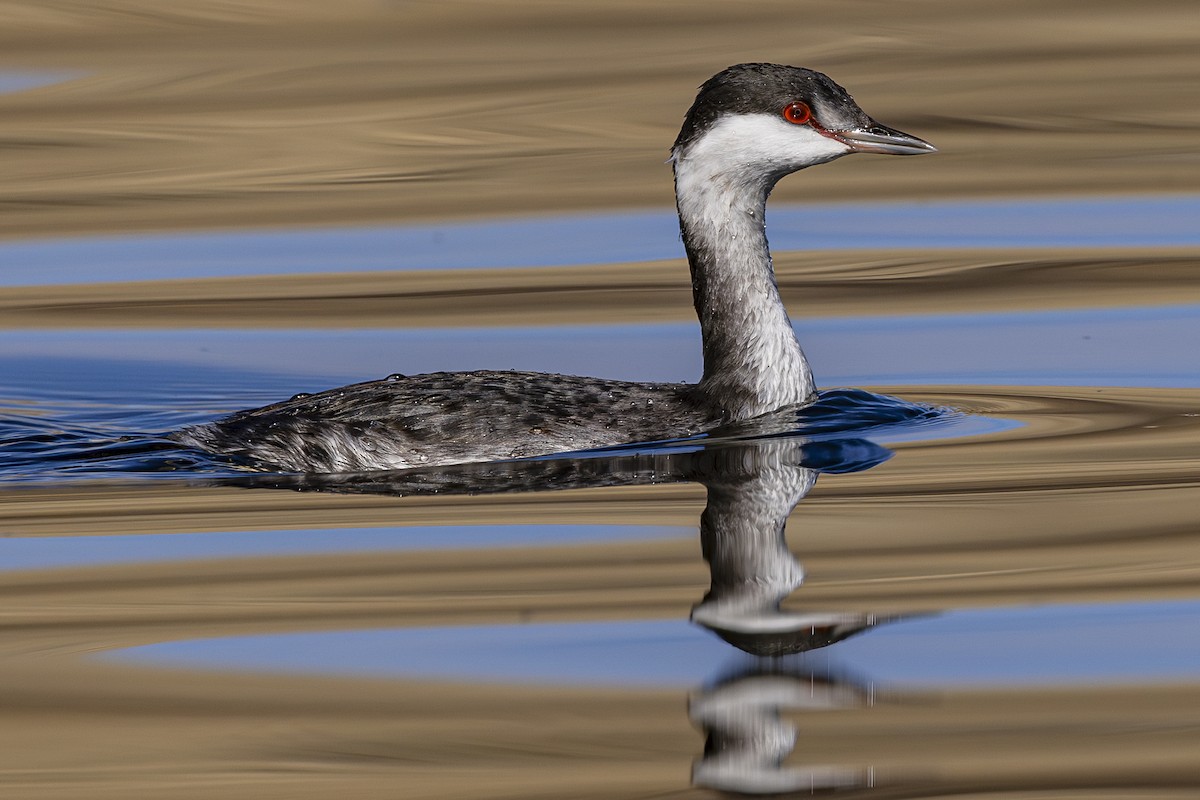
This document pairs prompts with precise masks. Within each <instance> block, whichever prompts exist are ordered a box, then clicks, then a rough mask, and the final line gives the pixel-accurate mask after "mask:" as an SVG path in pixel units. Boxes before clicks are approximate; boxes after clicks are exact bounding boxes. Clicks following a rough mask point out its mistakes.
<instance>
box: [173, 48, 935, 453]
mask: <svg viewBox="0 0 1200 800" xmlns="http://www.w3.org/2000/svg"><path fill="white" fill-rule="evenodd" d="M931 152H935V148H934V147H933V146H932V145H930V144H929V143H927V142H924V141H922V140H921V139H918V138H916V137H915V136H910V135H909V134H907V133H901V132H900V131H897V130H895V129H893V128H889V127H886V126H884V125H881V124H879V123H878V122H876V121H875V120H873V119H871V117H869V116H867V114H866V113H865V112H864V111H863V110H862V109H861V108H859V106H858V104H857V103H855V102H854V100H853V98H851V97H850V95H849V94H848V93H847V92H846V90H845V89H843V88H842V87H841V86H838V85H837V84H836V83H834V82H833V81H832V80H830V79H829V78H828V77H827V76H825V75H823V74H821V73H820V72H814V71H813V70H809V69H803V68H799V67H789V66H781V65H777V64H739V65H736V66H732V67H729V68H728V69H725V70H723V71H721V72H719V73H717V74H716V75H714V76H713V77H712V78H710V79H709V80H708V81H706V82H705V83H704V85H703V86H701V87H700V91H699V93H698V95H697V96H696V100H695V102H694V103H693V104H692V107H691V109H689V111H688V112H687V116H686V117H685V118H684V121H683V128H682V129H681V130H680V132H679V137H678V138H677V139H676V140H675V144H674V146H673V148H672V150H671V163H672V165H673V167H674V171H675V198H676V206H677V208H678V211H679V225H680V229H681V231H682V235H683V244H684V248H685V249H686V251H687V258H688V263H689V265H690V267H691V273H692V293H693V299H694V302H695V306H696V314H697V316H698V317H699V319H700V330H701V336H702V339H703V347H704V374H703V376H702V377H701V379H700V382H699V383H695V384H687V383H640V382H632V381H620V380H606V379H603V378H589V377H576V376H568V375H556V374H547V373H535V372H505V371H490V370H488V371H478V372H435V373H430V374H425V375H408V376H405V375H393V376H391V377H389V378H386V379H384V380H378V381H369V382H366V383H357V384H353V385H351V386H345V387H342V388H340V389H332V390H329V391H325V392H320V393H318V394H312V395H300V396H297V397H294V398H292V399H291V400H287V401H284V402H282V403H275V404H273V405H269V406H264V407H262V408H256V409H251V410H247V411H240V412H238V413H235V414H233V415H231V416H229V417H226V418H224V419H220V420H217V421H215V422H211V423H207V424H204V425H198V426H194V427H189V428H185V429H183V430H180V431H177V432H175V433H173V434H171V437H172V438H173V439H175V440H176V441H179V442H181V443H183V444H185V445H190V446H194V447H199V448H201V449H203V450H206V451H209V452H214V453H221V454H225V455H229V456H234V457H239V458H245V459H247V460H249V461H250V462H251V463H252V464H254V465H256V466H259V467H263V468H273V469H284V470H293V471H299V472H309V473H328V472H353V471H367V470H381V469H386V470H393V469H405V468H409V467H414V466H432V465H437V464H452V463H461V462H471V461H492V460H498V459H507V458H521V457H527V456H535V455H543V454H547V453H559V452H567V451H572V450H583V449H589V448H595V447H604V446H611V445H616V444H623V443H627V442H639V441H643V442H644V441H653V440H658V439H669V438H677V437H685V436H691V435H694V434H697V433H701V432H704V431H708V430H711V429H713V428H716V427H718V426H721V425H724V424H728V423H736V422H741V421H744V420H749V419H753V418H754V417H758V416H761V415H763V414H767V413H770V412H773V411H778V410H780V409H784V408H788V407H791V406H800V405H804V404H806V403H810V402H812V400H813V399H814V398H815V396H816V392H815V387H814V384H813V379H812V372H811V370H810V369H809V366H808V362H807V360H806V359H805V357H804V353H803V352H802V351H801V349H800V343H799V342H798V341H797V339H796V335H795V333H794V332H793V330H792V324H791V320H789V319H788V314H787V309H785V308H784V305H783V302H782V300H781V299H780V297H779V291H778V289H777V287H776V284H775V273H774V270H773V268H772V266H771V253H770V250H769V249H768V247H767V237H766V228H765V212H766V204H767V197H768V195H769V194H770V193H771V190H772V188H774V186H775V184H776V183H777V182H778V181H779V179H780V178H782V177H784V176H785V175H788V174H790V173H793V172H797V171H799V170H802V169H804V168H805V167H811V166H814V165H816V164H824V163H826V162H828V161H833V160H834V159H836V158H840V157H842V156H844V155H849V154H851V153H883V154H887V155H918V154H921V153H931Z"/></svg>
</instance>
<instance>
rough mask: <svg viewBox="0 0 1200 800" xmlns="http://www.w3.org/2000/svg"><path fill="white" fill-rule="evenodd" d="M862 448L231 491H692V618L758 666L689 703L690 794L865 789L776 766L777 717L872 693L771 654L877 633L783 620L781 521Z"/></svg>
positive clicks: (706, 454)
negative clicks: (702, 739) (696, 580)
mask: <svg viewBox="0 0 1200 800" xmlns="http://www.w3.org/2000/svg"><path fill="white" fill-rule="evenodd" d="M890 455H891V453H890V452H889V451H888V450H886V449H885V448H883V447H881V446H879V445H877V444H874V443H872V442H870V441H867V440H865V439H860V438H851V437H846V438H836V437H830V438H824V439H822V440H820V441H814V440H812V439H806V438H804V437H802V436H798V435H796V433H795V432H794V430H787V429H782V430H781V429H780V428H779V427H778V426H776V427H770V426H766V425H764V426H760V427H758V428H756V429H754V430H740V431H736V432H734V435H729V436H725V437H722V438H718V439H712V440H706V441H689V442H679V443H671V444H659V445H654V446H648V447H647V448H646V449H642V450H635V449H624V450H618V451H614V452H610V453H594V454H590V455H588V456H586V457H579V456H576V457H562V458H547V459H536V460H526V461H510V462H499V463H488V464H466V465H460V466H450V467H440V468H436V469H429V470H406V471H402V472H394V473H383V472H375V473H361V474H343V475H256V476H251V477H247V478H242V479H237V480H236V481H235V482H237V483H239V484H241V485H250V486H271V487H276V488H292V489H300V490H320V491H336V492H367V493H385V494H394V495H415V494H433V493H437V494H461V493H471V494H477V493H497V492H512V491H546V490H553V489H578V488H587V487H600V486H618V485H637V484H647V483H670V482H679V481H692V482H698V483H700V484H703V485H704V486H705V487H706V488H707V491H708V502H707V504H706V506H705V509H704V512H703V513H702V514H701V517H700V540H701V547H702V552H703V555H704V558H705V560H706V561H707V562H708V566H709V570H710V575H711V585H710V588H709V590H708V592H707V593H706V594H705V595H704V597H703V598H702V599H701V600H700V601H699V602H698V603H696V605H695V606H694V607H693V608H692V613H691V619H692V621H693V622H694V623H695V624H697V625H700V626H703V627H704V628H706V629H708V630H710V631H712V632H713V633H715V634H716V635H718V636H720V637H721V638H722V639H724V640H725V641H726V642H728V643H730V644H731V645H733V646H734V647H737V648H739V649H741V650H743V651H745V652H747V653H750V654H751V655H752V656H755V657H756V660H755V665H756V666H753V667H751V668H749V669H747V670H745V671H743V672H742V673H741V674H739V675H737V676H734V677H730V678H727V679H725V680H722V681H720V682H718V683H717V684H716V685H714V686H712V687H711V688H707V689H703V690H700V691H698V692H696V693H694V694H693V696H692V697H691V698H690V702H689V710H688V713H689V717H690V719H691V720H692V721H693V723H694V724H696V725H697V726H698V727H699V728H701V729H702V730H703V731H704V733H705V736H706V744H705V750H704V755H703V757H701V758H700V759H699V760H698V761H697V762H696V763H695V765H694V769H693V774H692V779H693V783H694V784H695V785H698V786H704V787H709V788H713V789H718V790H722V791H734V792H743V793H752V794H761V793H781V792H793V791H805V792H808V791H812V790H815V789H830V788H846V787H852V786H862V785H865V784H866V782H867V781H868V780H869V778H868V775H867V772H866V771H865V770H861V769H851V768H842V767H834V766H820V765H809V766H784V759H785V758H786V757H787V756H788V755H789V754H790V753H791V752H792V751H793V749H794V748H795V746H796V736H797V734H796V727H795V725H793V724H792V723H790V722H788V721H785V719H784V718H783V717H782V716H781V713H782V712H784V711H787V712H796V711H803V710H812V709H832V708H844V707H851V706H857V705H862V704H863V703H864V702H865V698H866V697H867V695H868V693H867V692H866V691H865V690H863V689H861V688H860V687H858V686H857V685H855V684H853V683H852V682H847V681H845V680H835V679H831V678H829V677H823V676H818V675H814V674H812V673H810V672H806V671H805V670H804V669H803V668H801V667H792V668H790V669H791V671H789V668H787V667H786V666H785V665H786V663H787V661H786V660H780V659H779V658H778V657H780V656H786V655H789V654H796V653H801V652H804V651H807V650H812V649H814V648H818V647H824V646H826V645H829V644H833V643H834V642H838V641H840V640H842V639H845V638H846V637H848V636H851V635H853V634H856V633H858V632H860V631H863V630H866V629H868V628H870V627H872V626H873V625H876V624H878V622H879V620H877V619H876V618H875V617H874V616H873V615H870V614H863V613H857V612H852V611H848V612H845V613H824V612H822V613H803V612H794V611H785V610H783V609H782V608H781V603H782V601H783V600H784V599H786V598H787V597H788V596H789V595H791V594H792V593H793V592H795V590H796V589H797V588H798V587H799V586H800V585H801V583H802V581H803V579H804V572H803V568H802V567H801V565H800V563H799V561H797V559H796V557H795V556H794V555H793V554H792V552H791V550H790V549H789V548H788V545H787V541H786V539H785V536H784V528H785V524H786V522H787V520H788V517H789V516H790V515H791V513H792V511H793V509H794V508H795V507H796V505H797V504H798V503H799V502H800V501H801V500H802V499H804V497H805V496H806V495H807V494H808V493H809V491H810V490H811V489H812V488H813V486H814V484H815V483H816V480H817V477H818V475H820V474H821V473H822V472H851V471H858V470H863V469H868V468H870V467H873V466H875V465H877V464H879V463H881V462H882V461H885V460H886V459H887V458H889V457H890Z"/></svg>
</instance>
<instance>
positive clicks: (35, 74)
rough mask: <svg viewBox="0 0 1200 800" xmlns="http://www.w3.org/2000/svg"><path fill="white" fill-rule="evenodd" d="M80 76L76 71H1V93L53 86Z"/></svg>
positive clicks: (13, 92)
mask: <svg viewBox="0 0 1200 800" xmlns="http://www.w3.org/2000/svg"><path fill="white" fill-rule="evenodd" d="M77 77H79V76H78V74H77V73H74V72H55V71H51V72H45V71H40V70H39V71H25V70H22V71H17V70H4V71H0V94H15V93H16V92H27V91H29V90H30V89H38V88H41V87H42V86H53V85H54V84H56V83H62V82H63V81H68V80H71V79H72V78H77Z"/></svg>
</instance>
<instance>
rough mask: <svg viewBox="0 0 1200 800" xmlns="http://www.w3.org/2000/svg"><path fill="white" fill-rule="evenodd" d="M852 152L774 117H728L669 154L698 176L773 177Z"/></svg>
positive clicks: (814, 132) (747, 115)
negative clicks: (689, 143)
mask: <svg viewBox="0 0 1200 800" xmlns="http://www.w3.org/2000/svg"><path fill="white" fill-rule="evenodd" d="M850 152H852V151H851V149H850V147H848V146H847V145H845V144H842V143H841V142H839V141H837V140H836V139H831V138H829V137H828V136H823V135H822V134H820V133H818V132H817V131H815V130H813V129H812V128H811V127H809V126H808V125H794V124H792V123H790V122H788V121H786V120H785V119H784V118H783V117H782V116H778V115H775V114H733V115H730V116H726V117H722V118H721V119H719V120H718V121H717V122H716V123H714V124H713V126H712V127H711V128H709V129H708V131H707V132H705V133H704V135H703V136H701V137H700V138H699V139H697V140H696V141H694V142H692V143H691V145H689V146H688V148H687V149H686V150H685V151H683V152H679V153H676V154H675V161H676V164H677V165H678V164H680V163H681V162H686V163H687V164H688V167H689V168H691V169H689V171H692V170H694V171H695V173H698V175H697V176H698V177H699V176H700V175H703V177H705V178H716V177H718V176H722V177H725V178H726V179H729V178H734V177H735V176H744V177H746V178H752V177H754V176H760V175H764V174H771V175H774V176H776V177H778V176H779V175H783V174H786V173H789V172H795V171H796V170H798V169H803V168H804V167H811V166H813V165H815V164H824V163H825V162H827V161H832V160H833V159H835V158H838V157H839V156H844V155H846V154H847V153H850Z"/></svg>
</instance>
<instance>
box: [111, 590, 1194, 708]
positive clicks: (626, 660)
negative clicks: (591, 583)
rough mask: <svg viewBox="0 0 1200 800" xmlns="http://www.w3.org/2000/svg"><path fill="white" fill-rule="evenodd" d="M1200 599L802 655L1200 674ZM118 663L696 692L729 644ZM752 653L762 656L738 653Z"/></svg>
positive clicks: (944, 676) (1037, 675) (203, 650)
mask: <svg viewBox="0 0 1200 800" xmlns="http://www.w3.org/2000/svg"><path fill="white" fill-rule="evenodd" d="M1197 629H1200V601H1195V600H1189V601H1173V602H1157V603H1124V604H1108V605H1104V604H1100V605H1080V606H1075V605H1065V606H1042V607H1038V608H1022V609H989V610H970V611H951V612H948V613H946V614H944V615H941V616H936V617H927V618H920V619H910V620H906V621H900V622H895V623H892V624H889V625H886V626H884V627H880V628H876V629H873V630H871V631H869V632H867V633H864V634H861V635H860V636H858V637H856V638H853V639H848V640H846V641H844V642H841V643H839V644H838V645H837V646H836V647H833V648H829V649H827V650H819V651H814V652H811V653H805V654H803V655H800V656H795V657H791V658H794V659H796V660H797V661H798V662H802V663H804V664H805V666H806V667H809V668H812V669H813V670H814V671H824V672H836V671H848V672H850V673H855V674H860V675H864V676H866V677H868V678H870V679H871V680H873V681H876V682H878V683H880V684H883V685H895V684H899V685H902V686H905V687H909V686H912V687H920V686H960V685H988V686H1028V685H1056V684H1080V683H1103V684H1111V683H1125V682H1139V683H1145V682H1151V681H1164V682H1165V681H1175V680H1189V681H1190V680H1196V679H1197V678H1200V637H1195V636H1180V631H1189V630H1193V631H1194V630H1197ZM107 657H108V658H111V659H116V660H119V661H124V662H134V663H139V664H150V665H159V666H187V667H198V668H212V669H230V670H266V671H271V672H287V673H297V672H300V673H324V674H337V675H366V676H375V677H393V678H396V677H403V678H423V679H436V680H453V681H470V682H472V683H479V682H503V683H526V684H528V683H534V684H602V685H665V686H688V687H690V686H694V685H696V684H699V683H701V682H703V681H705V680H708V679H710V678H711V677H712V676H713V672H714V668H715V667H718V666H720V665H722V664H725V665H726V668H729V669H732V668H734V667H735V664H730V662H729V646H728V645H726V644H725V643H723V642H721V641H719V640H717V639H716V638H714V637H712V636H710V635H708V634H706V633H705V632H703V631H701V630H700V629H698V628H695V627H692V626H690V625H688V624H687V623H685V622H682V621H654V622H645V621H638V622H634V621H625V622H585V623H554V624H527V625H488V626H463V627H444V628H412V629H384V630H366V631H337V632H325V633H294V634H272V635H267V636H240V637H227V638H220V639H205V640H195V641H181V642H166V643H161V644H152V645H146V646H143V647H135V648H131V649H128V650H123V651H119V652H116V653H112V654H110V655H109V656H107ZM736 658H738V659H739V660H740V659H744V658H748V657H742V656H739V657H736Z"/></svg>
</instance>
